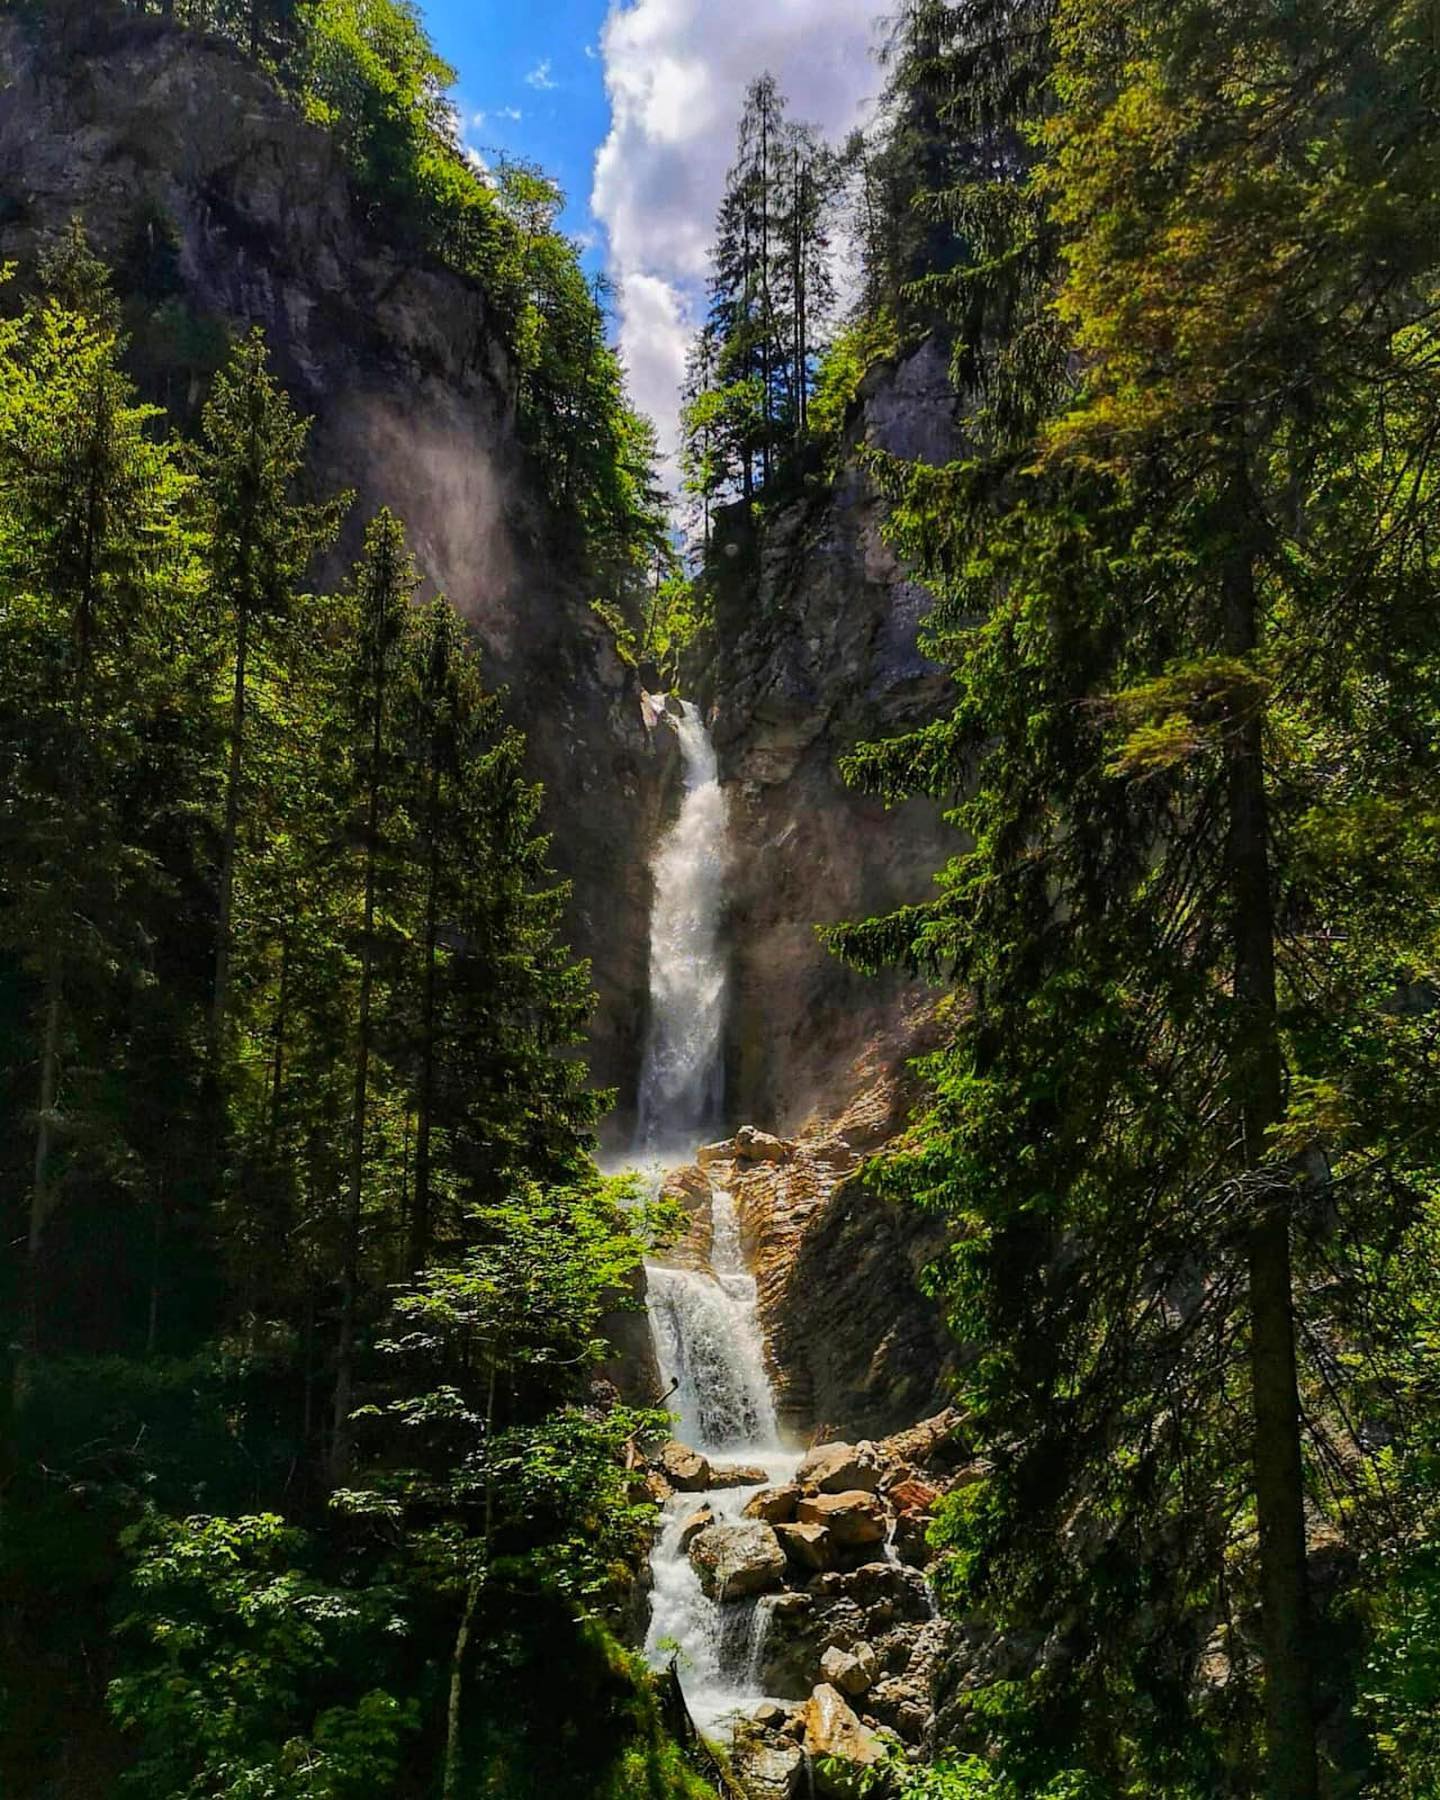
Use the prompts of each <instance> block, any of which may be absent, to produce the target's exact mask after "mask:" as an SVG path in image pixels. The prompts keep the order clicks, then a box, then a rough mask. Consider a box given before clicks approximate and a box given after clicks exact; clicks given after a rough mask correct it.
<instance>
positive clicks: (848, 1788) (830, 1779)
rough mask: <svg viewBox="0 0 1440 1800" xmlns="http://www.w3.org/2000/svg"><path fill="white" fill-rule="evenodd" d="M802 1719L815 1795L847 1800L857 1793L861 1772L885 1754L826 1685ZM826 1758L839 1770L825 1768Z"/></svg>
mask: <svg viewBox="0 0 1440 1800" xmlns="http://www.w3.org/2000/svg"><path fill="white" fill-rule="evenodd" d="M804 1716H805V1750H806V1754H807V1755H808V1756H810V1758H811V1759H812V1763H813V1766H814V1776H815V1792H816V1794H817V1795H818V1796H822V1797H823V1800H849V1796H850V1795H852V1794H858V1793H859V1792H860V1785H859V1776H860V1772H861V1771H862V1770H863V1769H867V1768H869V1767H870V1766H871V1765H872V1764H874V1763H878V1762H879V1761H880V1760H881V1758H882V1756H883V1754H884V1753H883V1751H882V1749H881V1746H880V1742H879V1740H878V1738H876V1736H875V1734H874V1732H872V1731H868V1730H867V1729H866V1728H865V1726H863V1725H862V1724H861V1723H860V1721H859V1719H858V1718H857V1717H856V1716H855V1713H854V1712H853V1711H852V1709H851V1707H850V1705H849V1703H848V1702H847V1700H846V1699H845V1696H844V1695H843V1694H841V1693H840V1692H838V1690H837V1689H835V1688H833V1687H831V1686H830V1684H829V1683H828V1682H822V1683H821V1684H820V1686H819V1687H817V1688H816V1689H815V1691H814V1693H812V1694H811V1696H810V1698H809V1700H808V1701H807V1702H806V1703H805V1707H804ZM829 1758H833V1759H834V1760H835V1761H836V1762H837V1763H838V1764H840V1765H841V1766H840V1767H839V1768H838V1769H831V1768H827V1767H826V1766H825V1760H826V1759H829Z"/></svg>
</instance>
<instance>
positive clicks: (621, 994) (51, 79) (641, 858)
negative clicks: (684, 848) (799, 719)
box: [0, 17, 673, 1133]
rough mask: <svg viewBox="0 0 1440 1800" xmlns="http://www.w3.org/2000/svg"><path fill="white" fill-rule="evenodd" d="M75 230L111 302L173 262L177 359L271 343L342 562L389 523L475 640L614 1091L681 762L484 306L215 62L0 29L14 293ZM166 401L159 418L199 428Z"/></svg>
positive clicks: (603, 1078) (110, 39) (159, 39)
mask: <svg viewBox="0 0 1440 1800" xmlns="http://www.w3.org/2000/svg"><path fill="white" fill-rule="evenodd" d="M77 214H78V215H80V216H82V217H83V218H84V220H85V223H86V227H87V230H88V231H89V233H90V235H91V238H92V240H93V241H94V242H95V244H96V246H97V248H98V249H99V251H100V252H101V254H103V255H104V256H105V257H106V259H107V260H108V261H109V262H110V263H111V264H112V266H114V267H115V268H116V269H117V270H118V271H120V273H121V279H122V285H124V283H125V280H126V279H127V277H128V278H130V279H134V280H139V281H142V282H143V281H144V280H145V279H147V273H148V274H151V275H153V272H154V268H155V265H156V263H157V260H158V261H163V264H164V281H165V289H166V306H167V308H168V311H167V312H166V313H165V314H164V315H163V317H164V319H165V321H166V323H165V335H166V338H167V341H168V342H170V343H171V344H173V343H174V342H176V341H179V340H180V339H182V338H183V337H184V336H186V334H188V335H189V336H191V337H201V338H203V337H204V336H205V334H206V333H210V334H212V335H214V334H216V333H218V332H220V331H223V330H225V329H229V330H235V329H239V328H243V327H247V326H249V325H252V324H258V325H261V326H263V327H264V329H265V332H266V335H267V338H268V339H269V342H270V345H271V347H272V350H273V353H274V356H275V359H276V362H277V364H278V367H279V370H280V373H281V375H282V377H283V379H284V380H285V382H286V384H287V386H288V387H289V388H290V390H291V392H292V394H293V396H294V398H295V400H296V402H297V404H298V405H299V406H300V407H301V408H302V409H303V410H304V411H306V412H309V413H313V414H314V417H315V430H314V436H313V439H312V448H313V455H312V464H313V468H314V471H315V478H316V481H317V484H318V485H319V486H320V487H321V488H323V489H326V490H332V491H333V490H335V489H339V488H351V489H354V490H355V492H356V495H357V502H358V503H357V505H356V507H355V509H354V511H353V513H352V516H351V522H350V527H349V530H348V534H347V538H346V540H345V541H344V542H343V543H342V545H341V552H340V559H339V560H343V559H344V558H347V557H348V556H349V555H350V554H351V553H353V551H354V549H355V548H356V546H357V542H358V534H359V532H360V530H361V528H362V526H363V521H364V519H365V517H366V516H367V515H368V513H369V512H370V511H371V510H372V509H373V508H374V507H375V506H377V505H379V504H380V503H381V502H382V501H383V502H384V503H386V504H388V505H390V506H391V507H393V508H394V510H395V511H396V512H397V513H399V514H400V515H401V517H403V518H404V519H405V521H406V523H407V526H408V528H409V531H410V535H411V539H412V543H413V545H414V548H415V551H416V554H417V557H418V559H419V562H420V564H421V566H422V568H423V569H424V570H425V572H426V574H427V575H428V577H429V578H430V580H431V581H432V582H433V583H434V585H435V586H436V587H438V588H440V589H442V590H443V591H444V592H446V593H447V594H448V595H449V596H450V598H451V599H452V600H453V601H454V602H455V604H456V605H457V606H458V607H459V608H460V610H461V611H462V612H463V613H464V614H465V616H466V617H467V618H468V619H470V620H471V621H472V623H473V625H474V628H475V630H476V632H477V633H478V635H479V637H480V639H481V641H482V642H483V644H484V646H485V648H486V650H487V651H488V652H489V668H490V672H491V678H492V680H493V681H495V682H497V683H501V682H503V683H506V684H508V685H509V687H510V689H511V706H512V711H513V714H514V716H515V718H516V721H517V723H519V724H520V725H521V726H522V727H523V728H524V730H525V731H526V733H527V735H528V738H529V742H530V746H531V761H532V767H533V769H534V772H535V774H536V775H537V776H539V777H540V778H541V779H542V780H543V781H544V782H545V784H546V789H547V795H548V799H547V812H546V825H547V828H548V829H549V830H550V831H551V832H552V833H553V836H554V860H555V862H556V864H557V866H558V867H559V869H560V871H561V873H563V874H565V875H568V876H569V877H570V878H571V879H572V880H573V882H574V901H573V909H572V916H571V934H572V939H573V942H574V944H575V947H576V949H577V951H579V952H580V953H581V954H583V955H587V956H590V957H592V958H593V962H594V971H595V980H596V986H597V989H598V992H599V996H600V1007H599V1013H598V1017H597V1021H596V1026H595V1038H594V1066H595V1072H596V1078H597V1080H598V1081H599V1082H600V1083H601V1084H603V1085H611V1084H615V1085H619V1086H621V1087H622V1088H624V1089H626V1090H627V1091H628V1090H629V1089H630V1088H631V1086H632V1081H631V1076H632V1071H633V1069H634V1067H635V1064H636V1061H637V1058H638V1044H639V1038H640V1034H641V1031H642V1029H643V996H644V993H645V986H646V980H645V973H646V939H647V933H646V916H647V913H648V907H649V883H648V877H647V874H646V867H647V855H648V849H649V844H650V842H651V840H652V838H653V835H654V832H655V829H656V824H657V815H658V808H659V807H660V805H661V803H662V794H663V785H664V784H663V782H662V781H661V780H659V779H657V776H658V775H659V773H660V771H661V769H662V767H663V765H664V763H665V760H666V758H668V757H670V756H672V755H673V744H672V742H671V739H670V736H669V734H660V735H659V736H658V737H657V736H654V735H652V734H651V733H649V732H648V731H647V730H646V729H645V727H644V725H643V724H642V721H641V713H640V700H639V690H638V687H637V685H636V683H635V681H634V679H633V676H632V673H631V671H629V670H628V669H627V668H626V667H625V666H624V665H622V663H621V662H620V661H619V659H618V658H617V657H616V655H615V653H614V650H613V648H612V646H611V644H610V641H609V639H608V637H607V634H606V633H605V632H604V631H603V630H602V629H601V627H600V626H599V624H598V622H597V621H596V620H595V619H594V618H593V617H592V615H591V613H590V611H589V604H588V603H589V600H590V599H591V598H592V595H591V594H590V593H589V592H588V591H587V589H586V587H585V585H584V583H583V581H582V579H581V577H580V571H579V570H578V568H577V567H576V563H575V559H574V557H573V556H570V555H567V554H566V553H565V552H564V551H563V550H559V549H557V548H556V542H555V540H556V534H555V530H554V522H553V521H552V520H551V519H550V518H548V517H547V514H546V511H545V508H544V506H543V504H542V503H541V501H540V499H539V497H538V496H539V493H540V487H539V483H538V481H537V479H536V477H535V474H534V472H533V471H532V470H531V469H529V468H528V467H527V464H526V458H525V455H524V452H523V449H522V448H521V446H520V443H519V440H518V437H517V434H516V387H515V379H514V373H513V370H512V369H511V367H510V366H509V362H508V358H507V355H506V352H505V349H504V347H503V343H502V341H501V338H500V335H499V333H498V332H497V331H496V329H495V328H494V325H493V322H492V321H491V319H490V317H489V315H488V310H487V306H486V301H485V297H484V295H483V293H482V292H481V291H480V290H479V289H477V288H476V287H475V286H474V285H473V284H471V283H468V282H466V281H464V280H462V279H460V278H458V277H457V276H455V275H454V274H452V273H450V272H449V271H448V270H446V269H444V268H441V267H438V266H436V265H434V264H432V263H427V262H425V261H423V260H417V259H416V258H415V256H414V255H413V253H411V252H409V251H408V250H406V249H405V248H403V247H401V246H397V245H396V244H395V243H394V242H392V241H390V239H389V238H387V236H386V234H385V232H384V230H383V229H381V228H380V227H379V226H378V225H377V224H376V223H375V222H374V221H372V220H371V219H369V218H368V217H367V216H366V214H365V212H364V211H363V209H362V208H361V206H360V205H359V203H358V202H357V199H356V197H355V195H354V194H353V192H352V189H351V183H350V180H349V177H348V174H347V171H346V169H345V167H344V165H343V163H342V161H341V158H340V155H339V152H338V151H337V149H336V146H335V144H334V143H333V142H332V140H331V139H330V138H329V137H328V136H327V135H326V134H325V133H324V132H323V131H320V130H317V129H315V128H314V127H312V126H310V125H309V124H307V123H306V121H305V120H304V119H303V118H302V117H301V116H300V115H299V113H298V112H296V111H295V110H294V109H293V108H292V107H291V106H290V105H289V104H288V103H287V102H286V101H285V100H284V98H283V97H282V96H281V95H280V94H279V93H278V92H277V91H276V90H275V88H274V87H273V86H272V85H271V84H270V82H269V81H268V80H266V79H265V78H264V77H263V76H262V75H260V74H258V73H257V72H256V71H255V70H253V69H251V68H250V67H249V66H248V65H247V64H246V63H245V62H244V60H243V59H242V58H240V57H239V56H238V55H237V54H236V53H235V52H234V51H232V50H231V49H230V48H228V47H227V46H226V45H224V44H222V43H219V42H215V41H207V40H204V39H201V38H197V37H196V36H194V35H193V34H190V33H186V32H182V31H180V30H178V29H176V28H173V27H171V26H169V25H167V24H166V22H165V21H163V20H161V19H159V18H149V17H142V18H136V19H132V20H129V21H120V22H118V23H113V24H105V23H103V22H100V21H97V22H96V23H95V24H94V26H93V27H91V28H90V29H88V30H87V31H86V32H85V33H84V34H83V41H82V42H81V43H80V44H79V45H78V46H73V45H72V46H71V48H70V49H69V50H68V51H67V53H65V54H63V55H62V54H59V53H57V52H56V51H55V50H54V48H53V47H51V48H50V49H49V50H48V51H47V50H46V49H45V48H43V47H37V46H36V45H33V44H32V43H31V42H30V41H29V40H28V39H27V38H26V36H25V34H24V33H23V32H22V30H21V28H20V27H19V25H18V24H16V23H15V22H14V21H13V20H0V260H14V261H17V262H18V263H19V264H20V265H21V267H22V268H23V267H24V266H25V265H26V264H27V263H29V262H31V261H32V260H33V257H34V254H35V252H36V249H37V247H38V246H39V245H40V244H41V243H43V242H44V240H45V239H46V238H47V237H49V236H51V235H53V234H54V233H55V232H56V231H58V230H59V229H61V228H62V227H63V226H64V225H65V224H66V222H67V221H68V220H69V219H70V218H71V217H73V216H75V215H77ZM162 253H163V254H162ZM137 348H138V349H140V350H143V348H144V346H143V344H142V345H140V346H137ZM182 375H183V371H182ZM192 386H198V381H195V382H192ZM181 389H182V391H180V392H178V393H177V392H175V391H173V389H171V390H170V391H167V392H166V393H165V394H164V396H163V397H164V398H165V399H166V400H167V401H168V402H169V403H170V404H171V405H172V406H173V407H177V408H178V409H179V410H180V411H181V412H184V411H185V410H186V409H187V407H188V408H189V409H191V410H192V411H193V408H194V405H195V403H196V401H197V399H198V394H197V393H193V392H185V391H183V389H184V382H183V379H182V381H181ZM616 1129H617V1130H618V1131H619V1132H622V1133H623V1132H625V1131H626V1130H627V1123H626V1121H625V1119H624V1118H623V1117H622V1118H621V1119H619V1120H618V1121H617V1124H616Z"/></svg>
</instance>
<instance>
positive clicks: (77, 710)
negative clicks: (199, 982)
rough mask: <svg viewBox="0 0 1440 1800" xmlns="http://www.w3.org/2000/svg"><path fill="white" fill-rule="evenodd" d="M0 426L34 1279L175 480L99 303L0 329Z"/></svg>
mask: <svg viewBox="0 0 1440 1800" xmlns="http://www.w3.org/2000/svg"><path fill="white" fill-rule="evenodd" d="M0 355H3V357H4V361H5V390H6V399H5V403H4V408H3V413H0V424H3V432H4V441H3V447H0V507H3V510H4V517H5V529H4V532H3V565H0V582H3V589H4V606H3V608H0V618H3V621H4V624H3V630H4V635H5V639H6V655H5V666H6V669H7V680H6V691H5V711H4V738H5V745H4V751H3V757H0V768H3V770H4V779H5V787H6V801H5V807H4V814H5V838H6V847H5V856H4V867H5V876H4V886H3V890H0V891H3V897H4V906H3V919H4V924H3V930H4V938H5V942H6V945H7V947H8V948H9V949H10V950H11V951H13V952H14V953H16V954H17V955H18V956H19V957H20V958H21V959H22V960H23V963H24V965H25V967H26V968H27V970H28V971H29V972H30V974H31V977H32V979H33V981H34V984H35V1012H34V1018H35V1025H34V1053H35V1067H36V1071H37V1081H36V1103H35V1108H34V1112H33V1114H32V1118H33V1144H34V1154H33V1171H32V1178H31V1183H30V1196H29V1209H28V1211H29V1217H28V1225H27V1228H26V1232H25V1243H26V1258H27V1264H28V1269H29V1274H28V1281H29V1283H30V1286H31V1303H30V1315H29V1319H28V1322H27V1325H26V1331H25V1337H26V1341H27V1343H28V1345H29V1346H30V1347H32V1348H33V1346H34V1344H35V1341H36V1337H37V1331H38V1320H37V1317H36V1314H35V1310H34V1306H35V1301H34V1283H35V1281H36V1279H37V1275H38V1268H39V1262H40V1258H41V1255H42V1252H43V1248H44V1242H45V1237H46V1231H47V1227H48V1225H49V1222H50V1219H51V1215H52V1214H53V1212H54V1210H55V1208H56V1206H57V1204H58V1203H59V1199H60V1195H61V1190H62V1186H63V1179H64V1168H65V1163H64V1155H63V1153H64V1149H65V1147H66V1145H67V1144H68V1143H69V1142H70V1140H72V1138H73V1137H74V1135H75V1133H76V1132H77V1130H78V1129H79V1128H80V1124H81V1121H79V1120H75V1119H72V1118H70V1117H68V1116H67V1114H68V1111H69V1108H68V1107H67V1102H66V1096H65V1088H64V1075H65V1065H66V1053H67V1049H70V1048H72V1047H76V1046H80V1045H87V1041H88V1047H89V1048H91V1049H92V1050H93V1048H94V1039H93V1037H91V1036H90V1035H89V1034H90V1033H91V1031H92V1029H93V1024H94V1021H92V1020H91V1019H90V1018H87V1016H86V1010H85V1009H84V1008H81V1009H78V1010H77V1009H75V1008H73V1007H72V1005H71V1000H72V998H73V996H74V994H75V991H76V987H77V984H79V983H80V982H82V981H86V980H89V979H90V978H91V977H92V976H93V975H94V974H95V972H97V971H98V970H101V969H103V968H104V967H105V966H106V964H107V962H109V961H110V960H112V959H113V960H116V961H119V962H122V963H123V962H125V961H126V959H127V958H128V957H129V956H130V954H131V953H132V949H133V946H132V943H131V939H132V935H133V933H134V931H135V928H136V922H137V918H136V915H137V913H138V912H139V911H140V908H141V899H140V896H141V894H142V893H143V891H144V888H145V883H146V881H147V878H148V877H149V875H150V874H151V870H150V866H149V864H148V862H147V860H146V857H145V855H144V853H143V851H142V849H141V847H140V846H139V845H138V844H137V843H136V841H135V838H134V835H133V831H132V830H131V826H132V823H133V822H132V821H131V820H130V818H129V817H128V815H127V807H126V784H127V780H128V779H129V778H130V777H131V776H132V775H133V773H134V771H135V768H136V765H137V759H138V754H139V748H140V745H141V743H142V742H143V733H144V729H145V721H146V720H147V719H148V718H149V717H150V716H151V715H152V713H153V711H154V709H156V708H157V707H159V706H161V705H162V704H163V700H162V696H163V695H164V694H165V693H166V692H167V690H168V689H169V687H170V684H171V683H172V682H173V681H174V680H175V679H176V671H175V668H174V665H173V664H172V663H171V661H170V658H169V656H168V654H167V652H168V651H169V649H170V645H169V643H168V641H167V636H166V632H165V630H164V625H163V621H164V617H165V612H166V609H167V608H169V607H171V606H173V605H174V604H175V603H176V602H177V600H178V599H179V598H180V597H182V596H183V595H184V594H185V593H186V591H187V582H188V580H189V572H188V567H187V560H186V544H185V538H184V534H183V532H182V529H181V520H180V507H181V501H182V497H183V494H184V490H185V482H184V478H183V477H182V476H181V475H180V473H179V471H178V470H177V468H176V466H175V461H174V458H173V456H172V454H171V452H170V450H169V448H168V447H167V446H166V445H165V444H164V443H162V442H157V441H156V439H155V437H154V436H153V434H152V427H153V421H154V419H155V414H154V412H153V410H152V409H150V408H147V407H144V406H141V405H138V404H137V403H136V400H135V397H134V394H133V391H132V390H131V388H130V385H129V383H128V382H127V381H126V379H125V377H124V376H123V375H122V373H121V371H120V368H119V346H118V344H117V341H116V338H115V336H114V334H113V331H112V330H111V329H110V328H109V326H108V324H107V323H106V322H105V320H104V317H103V312H102V317H101V318H100V319H99V320H98V321H97V320H95V319H92V318H90V317H87V316H85V315H84V314H81V313H78V312H74V311H69V310H67V309H66V308H64V307H62V306H60V305H58V304H56V303H53V302H52V303H48V304H46V305H44V306H42V307H41V308H40V310H39V311H38V312H35V313H31V314H27V315H25V316H23V317H22V318H21V319H20V320H19V321H17V322H13V323H11V324H9V325H8V326H7V327H6V328H5V332H4V335H3V340H0Z"/></svg>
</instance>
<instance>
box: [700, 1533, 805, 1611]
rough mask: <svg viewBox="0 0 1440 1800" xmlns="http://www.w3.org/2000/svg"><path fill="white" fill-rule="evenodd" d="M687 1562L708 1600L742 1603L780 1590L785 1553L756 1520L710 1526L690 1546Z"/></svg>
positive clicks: (777, 1541)
mask: <svg viewBox="0 0 1440 1800" xmlns="http://www.w3.org/2000/svg"><path fill="white" fill-rule="evenodd" d="M690 1561H691V1563H692V1564H693V1565H694V1568H695V1572H696V1574H697V1575H698V1576H699V1577H700V1586H701V1587H702V1588H703V1589H704V1591H705V1593H706V1595H707V1596H708V1597H709V1598H710V1599H711V1600H722V1601H723V1600H743V1599H745V1598H746V1596H747V1595H750V1594H763V1593H766V1592H768V1591H769V1590H770V1589H771V1588H777V1587H779V1586H780V1583H781V1581H782V1580H783V1579H784V1575H785V1552H784V1551H783V1550H782V1549H781V1548H780V1543H779V1540H778V1539H777V1538H776V1536H775V1533H774V1531H773V1529H772V1528H771V1527H770V1526H769V1525H765V1524H762V1523H761V1522H760V1521H759V1520H754V1521H749V1520H747V1521H745V1522H744V1523H742V1524H739V1525H711V1526H710V1527H709V1528H708V1529H707V1530H705V1531H702V1532H701V1533H700V1534H699V1535H698V1536H697V1537H696V1538H695V1540H694V1542H693V1543H692V1544H691V1545H690Z"/></svg>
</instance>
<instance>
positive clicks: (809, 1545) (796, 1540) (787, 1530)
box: [775, 1525, 835, 1575]
mask: <svg viewBox="0 0 1440 1800" xmlns="http://www.w3.org/2000/svg"><path fill="white" fill-rule="evenodd" d="M775 1535H776V1537H777V1538H779V1540H780V1548H781V1549H782V1550H783V1551H784V1552H785V1556H786V1560H787V1561H788V1562H789V1563H790V1564H791V1565H792V1566H793V1567H794V1568H796V1569H799V1570H800V1571H801V1572H802V1573H803V1574H807V1575H818V1574H819V1573H820V1572H821V1571H822V1570H824V1569H828V1568H830V1567H831V1565H832V1564H833V1563H834V1561H835V1558H834V1555H833V1553H832V1551H831V1548H830V1530H829V1527H828V1526H826V1525H777V1526H776V1527H775Z"/></svg>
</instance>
